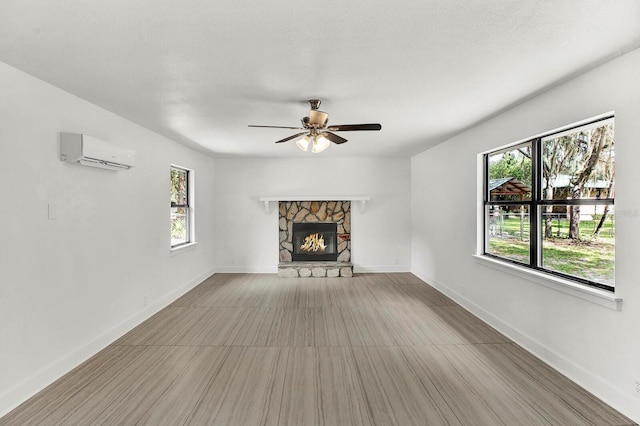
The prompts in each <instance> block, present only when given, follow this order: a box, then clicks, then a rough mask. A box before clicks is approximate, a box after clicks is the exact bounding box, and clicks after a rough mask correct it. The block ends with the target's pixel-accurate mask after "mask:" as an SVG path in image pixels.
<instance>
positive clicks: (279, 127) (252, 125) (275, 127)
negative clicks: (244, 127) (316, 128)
mask: <svg viewBox="0 0 640 426" xmlns="http://www.w3.org/2000/svg"><path fill="white" fill-rule="evenodd" d="M249 127H267V128H269V129H295V130H298V129H300V130H303V129H304V127H288V126H260V125H258V124H249Z"/></svg>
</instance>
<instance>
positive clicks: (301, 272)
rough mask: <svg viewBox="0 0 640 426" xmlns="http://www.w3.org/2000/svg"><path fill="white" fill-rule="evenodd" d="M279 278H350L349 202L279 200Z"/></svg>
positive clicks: (351, 272)
mask: <svg viewBox="0 0 640 426" xmlns="http://www.w3.org/2000/svg"><path fill="white" fill-rule="evenodd" d="M278 211H279V221H278V224H279V229H280V247H279V248H280V250H279V251H280V263H279V264H278V276H281V277H303V278H304V277H341V276H345V277H350V276H352V275H353V265H352V264H351V201H321V200H319V201H280V202H279V205H278Z"/></svg>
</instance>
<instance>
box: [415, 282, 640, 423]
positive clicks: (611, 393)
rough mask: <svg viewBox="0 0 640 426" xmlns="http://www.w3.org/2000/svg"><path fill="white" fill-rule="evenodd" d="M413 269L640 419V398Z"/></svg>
mask: <svg viewBox="0 0 640 426" xmlns="http://www.w3.org/2000/svg"><path fill="white" fill-rule="evenodd" d="M412 273H413V274H414V275H416V276H417V277H418V278H420V279H421V280H423V281H424V282H425V283H428V285H430V286H432V287H434V288H435V289H437V290H439V291H441V292H442V293H444V294H445V295H447V296H448V297H450V298H451V299H453V300H454V301H455V302H456V303H458V304H460V305H461V306H462V307H463V308H465V309H466V310H468V311H469V312H471V313H472V314H473V315H475V316H476V317H478V318H480V319H481V320H482V321H484V322H485V323H487V324H489V325H490V326H492V327H493V328H495V329H496V330H498V331H499V332H501V333H502V334H504V335H505V336H507V337H508V338H509V339H511V340H513V341H514V342H516V343H517V344H518V345H520V346H521V347H522V348H524V349H525V350H527V351H528V352H529V353H531V354H532V355H533V356H535V357H536V358H539V359H540V360H542V361H543V362H544V363H546V364H547V365H549V366H551V367H552V368H554V369H555V370H557V371H558V372H560V373H561V374H563V375H564V376H566V377H568V378H569V379H570V380H572V381H574V382H575V383H577V384H578V385H579V386H581V387H583V388H584V389H586V390H587V391H589V392H591V393H592V394H594V395H595V396H596V397H598V398H600V399H601V400H602V401H604V402H605V403H607V404H609V405H610V406H611V407H613V408H614V409H616V410H618V411H620V412H621V413H622V414H624V415H625V416H627V417H629V418H631V419H633V420H634V421H636V422H638V421H639V420H640V410H639V409H638V406H639V405H638V399H637V398H634V397H633V396H632V395H629V394H627V393H625V392H622V391H621V390H620V389H618V388H617V387H615V386H614V385H612V384H611V383H609V382H607V381H606V380H604V379H602V378H601V377H599V376H596V375H594V374H592V373H591V372H590V371H588V370H585V369H584V368H582V367H581V366H579V365H578V364H576V363H574V362H572V361H571V360H569V359H567V358H566V357H564V356H563V355H561V354H559V353H557V352H555V351H554V350H552V349H550V348H549V347H547V346H545V345H544V344H542V343H540V342H539V341H537V340H536V339H533V338H531V337H530V336H528V335H527V334H525V333H522V332H521V331H519V330H517V329H515V328H513V327H512V326H510V325H509V324H507V323H505V322H504V321H502V320H501V319H499V318H497V317H496V316H494V315H493V314H491V313H490V312H488V311H486V310H484V309H483V308H481V307H480V306H478V305H477V304H475V303H474V302H472V301H471V300H469V299H467V298H466V297H464V296H462V295H461V294H460V293H458V292H457V291H455V290H453V289H451V288H450V287H449V286H447V285H445V284H443V283H441V282H439V281H438V280H436V279H434V278H432V277H429V276H428V275H427V274H421V273H419V272H416V271H412Z"/></svg>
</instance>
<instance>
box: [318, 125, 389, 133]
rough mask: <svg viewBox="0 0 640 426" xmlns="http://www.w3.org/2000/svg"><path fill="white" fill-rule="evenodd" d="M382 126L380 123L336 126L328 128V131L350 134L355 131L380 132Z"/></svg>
mask: <svg viewBox="0 0 640 426" xmlns="http://www.w3.org/2000/svg"><path fill="white" fill-rule="evenodd" d="M380 129H382V125H381V124H378V123H372V124H336V125H335V126H329V127H327V130H331V131H332V132H350V131H353V130H380Z"/></svg>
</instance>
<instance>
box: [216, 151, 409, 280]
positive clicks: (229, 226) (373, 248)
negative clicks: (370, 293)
mask: <svg viewBox="0 0 640 426" xmlns="http://www.w3.org/2000/svg"><path fill="white" fill-rule="evenodd" d="M309 155H310V156H311V155H313V154H311V153H309ZM410 179H411V162H410V159H408V158H390V159H373V158H326V157H315V158H313V157H310V158H305V159H303V160H300V159H244V160H239V159H227V160H222V159H217V160H216V169H215V179H214V181H215V184H214V186H215V194H216V207H215V208H216V214H215V218H216V220H215V226H216V228H215V234H216V236H217V238H216V247H215V259H216V261H217V265H216V266H217V270H218V271H235V272H276V271H277V265H278V242H279V241H278V211H277V203H273V204H272V206H271V213H270V214H269V215H267V214H266V213H265V210H264V204H263V203H260V202H259V201H258V198H259V197H260V196H283V195H284V196H296V195H298V196H306V195H310V196H311V195H318V196H322V195H327V196H329V195H369V196H371V201H370V202H368V203H367V204H366V208H365V210H364V213H362V212H361V211H360V209H359V204H358V203H352V209H351V210H352V213H351V222H352V231H351V232H352V234H351V237H352V238H351V239H352V262H353V264H354V269H355V270H356V271H361V272H362V271H375V272H384V271H408V270H409V262H410V245H409V243H408V242H409V241H410V235H411V234H410V208H411V204H410V203H411V201H410V200H411V199H410V193H411V189H410V188H411V181H410Z"/></svg>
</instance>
